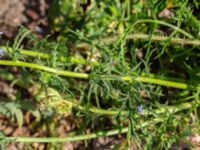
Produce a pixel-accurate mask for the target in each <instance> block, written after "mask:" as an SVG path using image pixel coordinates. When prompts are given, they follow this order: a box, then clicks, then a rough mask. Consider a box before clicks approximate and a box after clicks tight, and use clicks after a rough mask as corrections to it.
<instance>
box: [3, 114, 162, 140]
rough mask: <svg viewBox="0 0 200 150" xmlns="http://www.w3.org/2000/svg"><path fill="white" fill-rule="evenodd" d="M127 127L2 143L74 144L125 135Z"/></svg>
mask: <svg viewBox="0 0 200 150" xmlns="http://www.w3.org/2000/svg"><path fill="white" fill-rule="evenodd" d="M163 120H164V119H163V118H156V119H153V120H152V121H150V122H149V121H148V122H143V123H142V124H140V125H138V126H137V128H141V127H145V126H147V125H149V124H152V123H156V122H162V121H163ZM127 132H128V127H124V128H120V129H115V130H109V131H99V132H96V133H91V134H86V135H76V136H68V137H37V138H33V137H5V138H4V139H3V141H2V142H4V141H5V142H8V141H9V142H26V143H27V142H39V143H55V142H56V143H58V142H74V141H81V140H90V139H94V138H98V137H105V136H112V135H117V134H122V133H127Z"/></svg>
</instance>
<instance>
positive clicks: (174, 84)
mask: <svg viewBox="0 0 200 150" xmlns="http://www.w3.org/2000/svg"><path fill="white" fill-rule="evenodd" d="M0 65H6V66H19V67H28V68H32V69H36V70H42V71H46V72H50V73H53V74H57V75H60V76H66V77H74V78H82V79H88V78H89V74H87V73H77V72H71V71H65V70H57V69H54V68H50V67H47V66H42V65H38V64H33V63H27V62H22V61H10V60H0ZM113 77H114V78H113ZM100 78H102V79H105V80H114V79H115V78H117V79H121V80H124V81H140V82H144V83H151V84H156V85H162V86H167V87H173V88H177V89H187V88H188V84H186V83H181V82H174V81H168V80H161V79H156V78H152V77H142V76H138V77H135V76H110V77H108V76H105V75H104V76H100Z"/></svg>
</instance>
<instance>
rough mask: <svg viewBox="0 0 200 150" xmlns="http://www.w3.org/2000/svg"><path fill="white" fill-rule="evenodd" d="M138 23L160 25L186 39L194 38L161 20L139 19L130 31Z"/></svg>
mask: <svg viewBox="0 0 200 150" xmlns="http://www.w3.org/2000/svg"><path fill="white" fill-rule="evenodd" d="M139 23H157V24H161V25H164V26H167V27H170V28H172V29H174V30H175V31H178V32H180V33H182V34H183V35H185V36H186V37H188V38H190V39H193V38H194V37H193V36H192V35H191V34H190V33H188V32H186V31H184V30H183V29H181V28H179V27H177V26H175V25H172V24H170V23H167V22H164V21H161V20H152V19H141V20H138V21H136V23H134V24H133V25H132V26H131V29H132V28H133V27H134V26H135V25H136V24H139Z"/></svg>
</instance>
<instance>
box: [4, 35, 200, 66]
mask: <svg viewBox="0 0 200 150" xmlns="http://www.w3.org/2000/svg"><path fill="white" fill-rule="evenodd" d="M117 38H118V37H110V38H104V39H102V40H101V42H102V43H104V44H109V43H112V42H114V41H116V40H117ZM149 38H151V39H152V40H154V41H166V40H169V41H170V42H172V43H177V44H183V45H196V46H198V45H200V40H190V39H182V38H170V39H169V37H167V36H159V35H152V36H151V37H150V36H149V35H148V34H130V35H127V36H126V40H134V39H143V40H148V39H149ZM96 42H98V41H97V40H96ZM87 46H89V44H87V43H80V44H78V45H77V47H87ZM1 48H2V49H4V50H5V51H6V52H8V53H9V52H13V49H12V48H11V47H6V46H1ZM20 53H21V54H22V55H26V56H30V57H39V58H42V59H48V58H51V55H49V54H46V53H42V52H38V51H30V50H25V49H22V50H20ZM58 60H59V61H62V62H71V63H78V64H91V65H94V66H98V65H100V64H99V63H98V62H90V61H87V60H85V59H83V58H77V57H63V56H62V57H59V58H58Z"/></svg>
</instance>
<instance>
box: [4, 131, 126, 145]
mask: <svg viewBox="0 0 200 150" xmlns="http://www.w3.org/2000/svg"><path fill="white" fill-rule="evenodd" d="M127 131H128V127H125V128H122V129H115V130H109V131H99V132H96V133H91V134H86V135H77V136H71V137H70V136H69V137H36V138H33V137H5V138H4V141H6V142H7V141H9V142H26V143H27V142H38V143H55V142H56V143H58V142H74V141H81V140H89V139H94V138H98V137H102V136H112V135H116V134H122V133H126V132H127Z"/></svg>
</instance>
